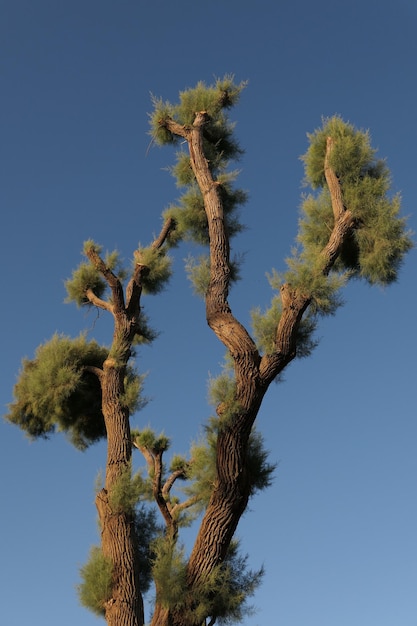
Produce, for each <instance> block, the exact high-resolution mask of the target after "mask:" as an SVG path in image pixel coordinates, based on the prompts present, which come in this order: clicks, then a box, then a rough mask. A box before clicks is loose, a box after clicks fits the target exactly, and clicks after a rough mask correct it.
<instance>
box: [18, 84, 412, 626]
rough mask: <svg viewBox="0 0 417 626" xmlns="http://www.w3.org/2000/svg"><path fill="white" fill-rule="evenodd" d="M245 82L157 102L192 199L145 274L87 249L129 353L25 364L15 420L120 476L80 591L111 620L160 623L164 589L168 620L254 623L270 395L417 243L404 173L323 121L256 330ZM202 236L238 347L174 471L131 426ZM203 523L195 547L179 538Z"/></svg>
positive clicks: (222, 313) (149, 253)
mask: <svg viewBox="0 0 417 626" xmlns="http://www.w3.org/2000/svg"><path fill="white" fill-rule="evenodd" d="M244 87H245V83H240V84H237V83H235V81H234V79H233V77H231V76H226V77H225V78H223V79H221V80H217V81H216V82H215V83H214V84H213V85H211V86H207V85H205V84H204V83H202V82H200V83H198V84H197V86H196V87H195V88H193V89H187V90H186V91H184V92H182V93H180V96H179V102H178V103H177V104H171V103H169V102H166V101H164V100H162V99H159V98H153V112H152V113H151V115H150V133H151V136H152V138H153V141H154V142H155V143H156V144H158V145H165V144H170V145H173V146H176V147H177V152H176V162H175V165H174V166H173V167H172V168H171V173H172V175H173V176H174V178H175V180H176V183H177V185H178V187H179V188H180V189H181V195H180V197H179V199H178V200H177V202H176V203H175V204H173V205H171V206H169V207H168V208H167V209H166V210H165V211H164V212H163V214H162V219H163V226H162V228H161V231H160V234H159V236H158V237H156V238H155V239H154V241H153V242H151V244H149V245H148V246H141V245H139V246H138V248H137V250H135V251H134V253H133V259H132V267H131V269H130V270H128V269H127V268H124V267H122V264H121V262H120V258H119V255H118V253H117V252H112V253H110V254H107V255H103V254H102V249H101V247H100V246H99V245H98V244H96V243H95V242H94V241H91V240H89V241H87V242H85V244H84V255H85V257H86V260H85V261H83V262H82V263H81V265H80V266H79V267H78V268H77V269H76V270H75V271H74V273H73V275H72V277H71V278H70V279H68V280H67V282H66V289H67V293H68V301H70V302H73V303H75V304H76V305H77V306H79V307H98V308H99V309H102V310H104V311H106V312H107V313H109V314H110V315H111V316H112V317H113V321H114V334H113V339H112V342H111V344H110V345H109V346H108V347H105V346H100V345H98V344H97V343H96V342H95V341H89V340H87V337H86V335H85V334H82V335H80V336H79V337H77V338H75V339H71V338H69V337H65V336H61V335H54V336H53V337H52V339H51V340H50V341H48V342H46V343H44V344H43V345H41V346H40V347H39V348H38V350H37V352H36V354H35V357H34V358H33V359H32V360H29V359H25V360H24V361H23V366H22V370H21V373H20V377H19V380H18V382H17V384H16V386H15V389H14V396H15V400H14V402H13V403H12V404H11V405H10V408H9V413H8V415H7V419H8V420H9V421H11V422H13V423H14V424H16V425H18V426H19V427H20V428H22V429H23V430H24V431H26V433H27V434H28V435H29V436H30V437H32V438H38V437H49V436H50V435H52V433H54V432H55V431H64V432H65V433H67V435H68V437H69V440H70V441H71V442H72V443H73V444H74V445H75V446H76V447H78V448H80V449H85V448H87V447H88V446H89V445H91V444H93V443H94V442H96V441H98V440H99V439H101V438H107V444H108V457H107V466H106V476H105V479H104V483H103V485H99V487H98V489H97V495H96V505H97V509H98V512H99V520H100V529H101V539H102V542H101V546H100V547H94V548H93V549H92V551H91V554H90V560H89V562H88V563H87V564H86V565H85V566H84V567H83V568H82V569H81V578H82V583H81V585H80V588H79V594H80V600H81V602H82V603H83V604H84V605H85V606H87V607H88V608H90V609H91V610H93V611H94V612H95V613H98V614H100V615H104V616H105V617H106V619H107V621H108V623H109V625H114V626H116V625H117V626H120V625H121V624H125V623H129V624H134V625H135V626H143V624H144V614H143V603H142V594H144V593H146V592H147V591H148V589H149V588H150V585H151V581H153V583H154V592H155V610H154V614H153V616H152V621H151V624H152V625H153V626H156V625H158V626H201V624H209V625H213V624H214V623H215V622H216V623H231V622H233V621H235V622H236V621H240V620H241V619H242V616H243V615H244V614H245V612H246V611H248V610H249V608H248V604H247V600H248V598H250V596H251V595H252V594H253V592H254V590H255V589H256V587H257V585H259V583H260V580H261V578H262V574H263V571H262V570H258V571H252V570H250V569H249V568H248V564H247V557H245V556H244V555H243V556H242V554H241V553H240V552H239V550H238V544H237V542H236V539H235V531H236V528H237V525H238V523H239V520H240V518H241V516H242V514H243V513H244V512H245V510H246V509H247V506H248V502H249V501H250V499H251V498H252V497H253V495H254V494H255V493H256V492H257V491H259V490H262V489H265V488H267V487H269V486H270V484H271V480H272V475H273V472H274V469H275V465H274V464H273V463H270V462H269V461H268V454H267V451H266V450H265V447H264V444H263V440H262V436H261V434H260V433H259V432H258V431H257V430H256V428H255V420H256V417H257V415H258V412H259V410H260V407H261V405H262V401H263V398H264V396H265V393H266V392H267V390H268V387H269V385H270V383H271V382H272V381H273V380H276V379H278V378H279V377H280V375H281V373H282V371H283V370H284V369H285V368H286V366H287V365H288V364H289V363H290V362H291V361H292V360H293V359H294V358H296V357H306V356H308V355H310V354H311V352H312V350H313V349H314V347H315V346H316V345H317V339H316V336H315V334H314V332H315V329H316V327H317V323H318V320H319V318H320V317H322V316H327V315H331V314H334V313H335V312H336V310H337V309H338V307H339V306H341V304H342V297H341V289H342V287H343V286H344V285H345V284H346V283H347V282H348V281H350V280H352V279H363V280H365V281H366V282H367V283H369V284H370V285H382V286H385V285H389V284H391V283H392V282H394V281H396V280H397V278H398V271H399V268H400V266H401V263H402V261H403V258H404V255H405V254H406V253H407V251H408V250H409V249H410V248H411V246H412V242H411V237H410V233H409V232H408V231H407V227H406V222H405V219H404V218H402V217H401V215H400V197H399V196H398V195H391V192H390V173H389V170H388V168H387V165H386V163H385V161H383V160H381V159H378V158H377V155H376V151H375V150H374V149H373V148H372V146H371V141H370V135H369V133H368V132H367V131H363V130H358V129H356V128H355V127H354V126H353V125H352V124H350V123H347V122H344V121H343V120H342V119H341V118H340V117H337V116H335V117H332V118H329V119H324V120H323V123H322V126H321V127H320V128H319V129H317V130H316V131H314V132H313V133H312V134H310V135H308V141H309V146H308V149H307V151H306V153H305V154H304V156H303V157H302V159H303V162H304V166H305V185H306V187H309V189H310V190H309V191H308V192H307V193H305V195H304V196H303V200H302V211H301V218H300V221H299V233H298V236H297V240H296V242H295V245H294V247H293V249H292V251H291V255H290V256H289V257H288V259H287V261H286V263H287V269H286V270H284V271H281V272H279V271H277V270H275V269H273V270H271V273H270V275H269V280H270V285H271V292H272V293H271V305H270V307H269V308H268V309H267V310H266V311H262V310H260V309H254V310H253V311H252V328H251V329H246V328H245V327H244V326H243V325H242V324H241V322H239V321H238V320H237V319H236V318H235V316H234V314H233V312H232V309H231V306H230V304H229V302H228V293H229V289H230V286H231V285H232V284H233V283H235V282H236V281H237V280H238V279H239V278H240V276H241V260H240V259H239V257H238V256H235V257H234V256H233V255H232V243H233V240H234V238H235V237H236V236H237V235H238V234H239V233H240V232H241V231H242V229H243V228H244V225H243V224H242V222H241V221H240V209H241V207H242V206H243V204H244V203H245V201H246V199H247V197H246V193H245V192H244V191H242V190H241V189H239V188H237V187H236V185H235V183H236V178H237V171H236V170H235V169H233V167H234V165H233V162H235V161H237V160H238V159H239V157H240V156H241V155H242V149H241V148H240V146H239V143H238V141H237V139H236V138H235V134H234V125H233V123H232V122H231V120H230V119H229V111H230V110H231V109H232V108H233V107H234V106H235V105H236V104H237V102H238V100H239V97H240V95H241V92H242V90H243V89H244ZM184 146H186V148H184ZM190 242H191V243H192V244H195V245H197V246H198V248H197V250H201V253H200V254H197V256H189V257H188V259H187V263H186V270H187V272H188V275H189V277H190V279H191V281H192V283H193V286H194V290H195V292H196V293H197V294H199V295H200V296H201V297H203V298H204V300H205V304H206V320H207V322H208V324H209V326H210V328H211V329H212V331H213V332H214V334H215V335H216V336H217V338H218V339H219V340H220V341H221V342H222V343H223V345H224V347H225V352H226V365H225V368H224V371H223V372H222V373H221V374H220V376H218V377H217V378H215V379H213V380H212V381H211V385H210V393H211V400H212V403H213V406H214V407H215V415H214V416H212V417H211V418H210V419H209V420H208V422H207V424H206V428H205V433H206V436H205V438H204V440H202V441H200V442H197V443H195V444H194V445H193V446H192V448H191V450H190V453H189V455H188V456H187V457H182V456H178V455H177V456H174V457H173V459H172V462H171V464H170V465H169V466H167V465H166V464H165V456H164V455H165V453H166V451H167V450H168V449H169V446H170V440H169V438H168V437H167V436H166V435H164V434H159V435H157V434H156V432H154V431H153V430H152V429H151V428H148V427H143V428H141V429H139V430H137V431H132V430H131V429H130V422H129V417H130V416H131V415H132V414H133V413H134V412H135V411H137V410H139V409H140V408H142V407H143V406H144V404H145V402H146V399H145V397H144V395H143V382H144V379H143V375H141V374H139V373H138V372H137V370H136V368H135V367H134V363H133V360H134V357H135V353H136V352H135V351H136V350H138V349H140V344H141V343H144V342H147V343H151V342H152V341H154V339H155V338H156V336H157V335H156V333H155V331H154V330H153V329H152V328H151V327H150V325H149V322H148V319H147V317H146V316H145V314H144V312H143V307H142V296H143V295H147V294H153V295H158V294H160V293H161V291H162V290H163V288H164V286H165V285H166V284H167V283H168V281H169V279H170V276H171V271H172V270H171V255H172V254H173V253H174V250H175V248H177V247H179V246H180V245H181V246H187V244H189V243H190ZM192 250H193V251H194V253H195V250H196V248H195V246H193V247H192ZM159 297H162V296H159ZM185 337H186V330H185ZM138 346H139V347H138ZM185 393H186V391H185ZM174 435H175V433H174ZM132 450H138V451H140V453H141V454H142V456H143V458H144V459H145V462H146V471H145V470H142V471H135V469H134V459H133V458H132ZM157 511H159V514H160V515H159V518H158V519H157V517H156V512H157ZM198 516H201V520H200V524H199V527H198V530H197V532H196V540H195V544H194V546H193V547H192V549H191V552H190V553H189V554H188V553H186V550H185V548H184V546H183V545H182V543H181V540H180V530H181V528H182V527H184V526H187V525H189V524H190V523H192V522H193V521H195V520H196V519H197V518H198Z"/></svg>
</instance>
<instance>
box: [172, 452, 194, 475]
mask: <svg viewBox="0 0 417 626" xmlns="http://www.w3.org/2000/svg"><path fill="white" fill-rule="evenodd" d="M169 471H170V472H182V473H183V476H181V477H180V478H183V479H185V478H187V474H188V471H189V462H188V461H187V459H186V458H185V457H184V456H182V454H175V455H174V456H173V457H172V459H171V462H170V464H169Z"/></svg>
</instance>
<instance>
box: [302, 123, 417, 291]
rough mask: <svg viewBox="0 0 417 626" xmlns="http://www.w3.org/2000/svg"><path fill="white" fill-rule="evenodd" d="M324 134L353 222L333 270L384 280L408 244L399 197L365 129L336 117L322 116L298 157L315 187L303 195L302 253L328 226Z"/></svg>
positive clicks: (317, 244)
mask: <svg viewBox="0 0 417 626" xmlns="http://www.w3.org/2000/svg"><path fill="white" fill-rule="evenodd" d="M327 137H332V139H333V142H334V147H333V150H332V152H331V155H330V165H331V166H332V168H333V169H334V171H335V173H336V175H337V177H338V179H339V182H340V185H341V189H342V195H343V202H344V205H345V207H346V209H348V210H349V211H351V213H352V215H353V216H354V217H355V219H356V221H357V224H358V228H357V229H356V230H355V232H354V234H353V236H352V237H351V239H350V240H349V241H348V242H347V243H346V245H345V246H344V249H342V251H341V254H340V258H339V260H338V262H337V263H336V265H335V267H334V270H335V271H339V272H340V271H342V272H343V271H345V270H347V271H348V272H349V273H350V276H357V277H359V278H364V279H365V280H366V281H367V282H369V283H370V284H371V285H373V284H379V285H388V284H390V283H392V282H394V281H395V280H396V279H397V275H398V270H399V268H400V266H401V263H402V260H403V257H404V255H405V254H406V253H407V252H408V251H409V250H410V248H411V247H412V241H411V237H410V232H409V231H407V230H406V221H405V220H404V219H403V218H400V217H399V213H400V198H399V196H398V195H397V196H394V197H393V198H390V197H389V196H388V192H389V189H390V183H391V181H390V173H389V170H388V168H387V166H386V164H385V162H384V161H382V160H378V159H376V158H375V155H376V151H375V150H374V149H373V148H372V147H371V144H370V136H369V133H368V132H364V131H359V130H356V129H355V128H354V127H353V126H352V125H351V124H347V123H345V122H344V121H343V120H341V119H340V118H339V117H332V118H330V119H328V120H324V121H323V126H322V128H320V129H319V130H316V131H315V132H314V133H313V134H311V135H309V140H310V146H309V149H308V151H307V152H306V154H305V155H304V156H303V157H302V158H303V161H304V165H305V175H306V182H307V183H308V184H310V185H311V187H312V188H313V189H321V191H320V192H319V193H318V195H317V196H312V195H309V196H307V197H306V198H305V199H304V202H303V206H302V213H303V216H302V219H301V222H300V233H299V236H298V241H299V243H301V244H302V246H303V249H304V252H303V254H304V255H306V257H308V258H312V257H313V256H314V254H317V252H318V251H319V250H320V249H322V248H323V246H324V245H325V244H326V243H327V241H328V238H329V234H330V232H331V230H332V228H333V223H334V219H333V212H332V207H331V201H330V195H329V193H328V190H327V187H326V180H325V173H324V163H325V154H326V142H327Z"/></svg>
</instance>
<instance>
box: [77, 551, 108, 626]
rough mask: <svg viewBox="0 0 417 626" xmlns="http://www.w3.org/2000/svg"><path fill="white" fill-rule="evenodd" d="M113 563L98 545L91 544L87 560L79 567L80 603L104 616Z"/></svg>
mask: <svg viewBox="0 0 417 626" xmlns="http://www.w3.org/2000/svg"><path fill="white" fill-rule="evenodd" d="M112 573H113V565H112V562H111V560H110V559H108V558H106V557H105V556H104V554H103V553H102V551H101V548H99V547H98V546H93V547H92V548H91V551H90V556H89V560H88V562H87V563H86V564H85V565H84V566H83V567H82V568H81V569H80V575H81V580H82V582H81V584H80V585H78V588H77V591H78V597H79V600H80V603H81V604H82V605H83V606H84V607H85V608H86V609H89V610H90V611H92V612H93V613H95V614H96V615H99V616H101V617H104V613H105V606H104V605H105V603H106V602H107V601H108V600H110V598H111V594H112Z"/></svg>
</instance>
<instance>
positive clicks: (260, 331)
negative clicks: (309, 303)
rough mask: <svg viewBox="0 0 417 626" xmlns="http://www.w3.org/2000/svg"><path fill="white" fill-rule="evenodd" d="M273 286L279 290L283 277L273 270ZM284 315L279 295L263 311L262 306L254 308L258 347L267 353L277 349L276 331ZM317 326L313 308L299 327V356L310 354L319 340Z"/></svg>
mask: <svg viewBox="0 0 417 626" xmlns="http://www.w3.org/2000/svg"><path fill="white" fill-rule="evenodd" d="M268 280H269V282H270V284H271V287H272V288H273V289H275V290H279V286H280V284H281V283H282V280H283V279H282V278H281V277H280V276H279V274H277V272H276V271H275V270H273V272H272V274H271V275H270V276H268ZM281 315H282V301H281V298H280V297H279V295H274V296H273V297H272V300H271V304H270V306H269V308H267V309H266V310H265V311H261V309H260V307H257V308H255V309H253V310H252V312H251V318H252V330H253V334H254V338H255V341H256V344H257V346H258V349H259V350H260V352H264V353H266V354H273V353H274V352H275V351H276V344H275V339H276V332H277V328H278V324H279V320H280V319H281ZM316 327H317V315H316V314H315V313H314V307H313V309H312V310H310V311H308V312H307V314H304V316H303V318H302V320H301V322H300V324H299V326H298V329H297V357H298V358H305V357H307V356H310V354H311V353H312V351H313V350H314V348H316V347H317V345H318V341H317V340H315V339H314V338H313V334H314V331H315V330H316Z"/></svg>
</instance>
